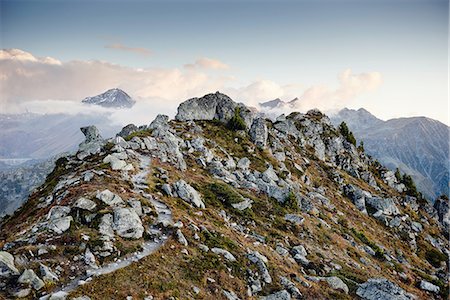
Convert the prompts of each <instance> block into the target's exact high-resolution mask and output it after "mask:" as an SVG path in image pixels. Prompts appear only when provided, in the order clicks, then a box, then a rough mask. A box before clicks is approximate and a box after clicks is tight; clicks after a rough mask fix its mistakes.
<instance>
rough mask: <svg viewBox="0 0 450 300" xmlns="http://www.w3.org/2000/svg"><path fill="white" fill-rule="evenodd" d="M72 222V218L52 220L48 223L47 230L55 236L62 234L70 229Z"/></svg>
mask: <svg viewBox="0 0 450 300" xmlns="http://www.w3.org/2000/svg"><path fill="white" fill-rule="evenodd" d="M72 221H73V218H72V216H68V217H63V218H59V219H53V220H50V221H49V222H48V224H47V228H48V229H49V230H51V231H53V232H54V233H56V234H62V233H63V232H65V231H67V230H68V229H69V228H70V224H71V222H72Z"/></svg>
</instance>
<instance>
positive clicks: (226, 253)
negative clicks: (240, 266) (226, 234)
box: [211, 247, 236, 262]
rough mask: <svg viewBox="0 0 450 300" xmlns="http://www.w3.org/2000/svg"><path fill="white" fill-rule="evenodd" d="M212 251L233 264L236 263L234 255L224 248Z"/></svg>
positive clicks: (215, 248) (212, 249)
mask: <svg viewBox="0 0 450 300" xmlns="http://www.w3.org/2000/svg"><path fill="white" fill-rule="evenodd" d="M211 251H212V252H213V253H215V254H217V255H221V256H223V257H225V258H226V259H227V260H229V261H231V262H233V261H236V258H235V257H234V255H233V254H231V253H230V252H229V251H228V250H225V249H222V248H217V247H214V248H211Z"/></svg>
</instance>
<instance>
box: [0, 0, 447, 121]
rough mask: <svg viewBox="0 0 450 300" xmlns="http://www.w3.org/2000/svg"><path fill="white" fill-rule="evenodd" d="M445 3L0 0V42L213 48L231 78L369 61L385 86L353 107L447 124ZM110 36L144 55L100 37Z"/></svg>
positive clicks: (286, 76) (208, 52)
mask: <svg viewBox="0 0 450 300" xmlns="http://www.w3.org/2000/svg"><path fill="white" fill-rule="evenodd" d="M448 12H449V11H448V1H442V0H439V1H438V0H421V1H407V0H390V1H377V0H362V1H338V0H335V1H331V0H329V1H312V0H311V1H56V0H53V1H41V0H35V1H20V0H15V1H4V0H1V47H2V48H18V49H22V50H24V51H27V52H30V53H32V54H33V55H35V56H50V57H54V58H57V59H59V60H61V61H70V60H93V59H94V60H102V61H108V62H112V63H116V64H120V65H123V66H130V67H135V68H155V67H158V68H176V67H180V66H183V65H184V64H186V63H189V62H193V61H195V60H196V59H198V58H200V57H209V58H214V59H218V60H220V61H221V62H224V63H225V64H227V65H229V66H230V68H229V69H228V70H223V71H221V72H222V73H223V74H224V76H225V75H226V76H233V77H234V78H235V80H234V81H233V82H232V85H233V86H235V87H239V86H242V85H248V84H250V83H252V82H253V81H255V80H260V79H267V80H271V81H274V82H277V83H278V84H280V85H287V84H299V85H301V86H304V87H305V88H306V87H310V86H313V85H318V84H327V85H333V84H337V79H336V78H337V76H338V74H340V73H341V72H343V71H344V70H345V69H348V68H350V69H352V71H353V73H362V72H374V71H376V72H379V73H381V75H382V78H383V83H382V85H381V86H380V87H379V88H378V89H377V90H375V91H372V92H371V93H367V94H364V95H362V96H361V97H359V98H358V99H357V100H358V101H356V102H355V103H353V104H352V105H353V106H355V107H366V108H368V109H369V110H370V111H373V112H374V113H375V114H377V115H379V116H381V117H383V118H388V117H394V116H401V115H426V116H430V117H433V118H437V119H439V120H441V121H443V122H446V123H447V124H448V120H447V119H448V100H447V85H448V72H447V67H448ZM113 44H121V45H124V46H126V47H130V48H145V49H149V50H150V51H151V55H143V54H139V53H136V52H131V51H118V50H117V49H110V48H105V46H107V45H113ZM180 100H182V99H180ZM267 100H269V99H267ZM389 106H390V107H389ZM402 108H403V110H402Z"/></svg>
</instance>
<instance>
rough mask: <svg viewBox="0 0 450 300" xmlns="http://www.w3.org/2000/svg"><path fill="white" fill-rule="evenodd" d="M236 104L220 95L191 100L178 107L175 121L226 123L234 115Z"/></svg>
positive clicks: (225, 96)
mask: <svg viewBox="0 0 450 300" xmlns="http://www.w3.org/2000/svg"><path fill="white" fill-rule="evenodd" d="M236 107H237V103H235V102H234V101H233V100H231V98H230V97H228V96H227V95H224V94H222V93H219V92H217V93H214V94H208V95H205V96H203V97H201V98H191V99H189V100H186V101H184V102H183V103H181V104H180V105H179V106H178V112H177V115H176V116H175V119H176V120H178V121H195V120H219V121H221V122H224V123H226V122H228V121H229V120H230V119H231V118H232V117H233V115H234V112H235V110H236Z"/></svg>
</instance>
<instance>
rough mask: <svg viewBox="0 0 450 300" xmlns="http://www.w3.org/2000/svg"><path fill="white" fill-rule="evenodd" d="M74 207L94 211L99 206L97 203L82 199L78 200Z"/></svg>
mask: <svg viewBox="0 0 450 300" xmlns="http://www.w3.org/2000/svg"><path fill="white" fill-rule="evenodd" d="M73 206H74V207H76V208H79V209H83V210H88V211H93V210H94V209H95V208H96V207H97V204H95V202H94V201H92V200H89V199H87V198H84V197H80V198H78V199H77V201H75V204H74V205H73Z"/></svg>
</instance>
